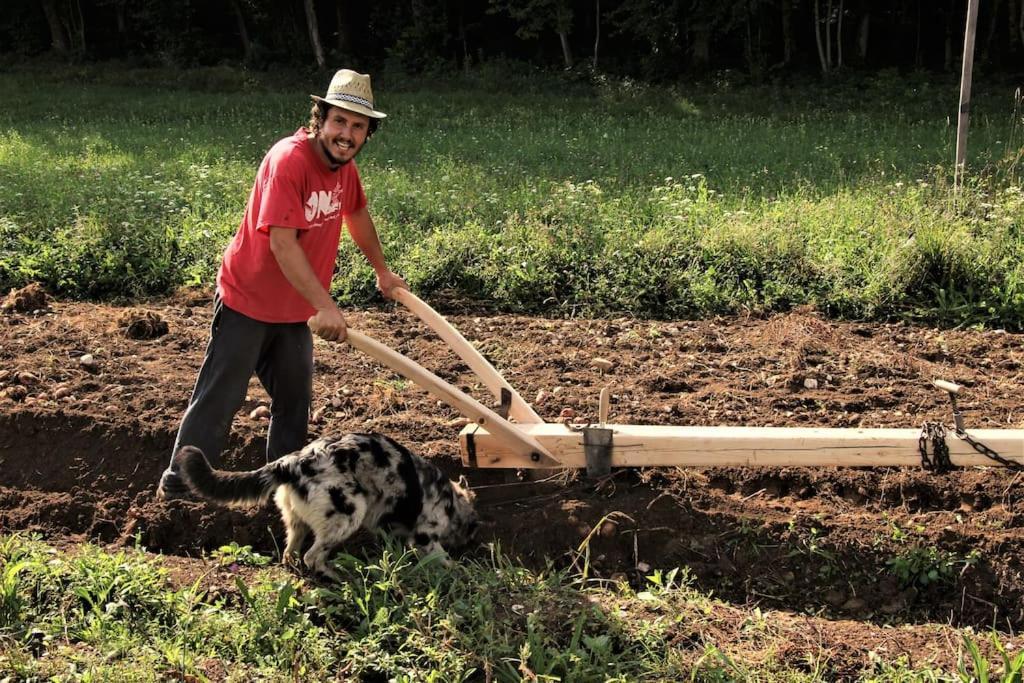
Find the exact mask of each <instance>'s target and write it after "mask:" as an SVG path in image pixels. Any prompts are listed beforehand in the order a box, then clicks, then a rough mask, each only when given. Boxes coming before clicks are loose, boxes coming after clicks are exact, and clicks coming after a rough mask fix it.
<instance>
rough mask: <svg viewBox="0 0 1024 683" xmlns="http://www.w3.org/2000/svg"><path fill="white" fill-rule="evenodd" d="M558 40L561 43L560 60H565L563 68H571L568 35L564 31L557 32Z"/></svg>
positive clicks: (570, 49) (570, 50)
mask: <svg viewBox="0 0 1024 683" xmlns="http://www.w3.org/2000/svg"><path fill="white" fill-rule="evenodd" d="M558 39H559V40H560V41H561V42H562V58H563V59H564V60H565V68H566V69H571V68H572V48H570V47H569V34H568V33H566V32H565V31H559V32H558Z"/></svg>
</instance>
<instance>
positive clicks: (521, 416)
mask: <svg viewBox="0 0 1024 683" xmlns="http://www.w3.org/2000/svg"><path fill="white" fill-rule="evenodd" d="M392 296H393V297H394V298H395V300H396V301H399V302H401V303H402V304H403V305H404V306H405V307H406V308H408V309H409V310H410V311H412V312H413V313H414V314H416V316H417V317H418V318H419V319H420V320H422V321H423V322H424V323H426V324H427V326H428V327H429V328H430V329H432V330H434V332H436V333H437V336H439V337H441V339H443V340H444V341H445V342H446V343H447V344H448V346H450V347H451V348H452V351H454V352H455V353H456V355H458V357H459V358H461V359H462V360H463V362H465V363H466V365H468V366H469V369H470V370H472V371H473V372H474V373H476V376H477V377H479V378H480V379H481V380H483V383H484V384H485V385H487V389H488V390H489V391H490V392H491V393H492V394H493V395H494V398H495V399H496V400H498V401H501V400H502V389H504V390H506V391H507V392H508V393H509V395H510V396H511V399H512V402H511V404H510V405H509V411H508V414H509V416H511V417H512V418H513V419H514V420H516V421H517V422H521V423H524V424H534V423H541V422H544V420H542V419H541V418H540V416H539V415H537V413H536V412H534V410H533V408H531V407H530V404H529V403H527V402H526V401H524V400H523V399H522V397H521V396H520V395H519V394H518V393H516V390H515V389H513V388H512V385H510V384H509V383H508V382H507V381H505V378H504V377H502V376H501V373H499V372H498V371H497V370H496V369H495V368H494V366H493V365H491V364H490V362H488V360H487V359H486V358H484V357H483V356H482V355H481V354H480V352H479V351H477V350H476V348H475V347H474V346H473V345H472V344H470V343H469V342H468V341H466V338H465V337H463V336H462V334H460V333H459V331H458V330H456V329H455V328H454V327H452V326H451V324H449V322H448V321H447V320H445V319H444V318H443V317H442V316H441V315H440V314H439V313H438V312H437V311H435V310H434V309H433V308H431V307H430V306H429V305H427V304H426V303H425V302H423V301H422V300H421V299H420V298H419V297H418V296H416V295H415V294H413V293H412V292H410V291H409V290H408V289H396V290H394V292H393V293H392Z"/></svg>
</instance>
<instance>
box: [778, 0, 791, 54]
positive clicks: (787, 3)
mask: <svg viewBox="0 0 1024 683" xmlns="http://www.w3.org/2000/svg"><path fill="white" fill-rule="evenodd" d="M780 9H781V11H782V64H783V66H789V63H790V62H791V61H793V24H792V22H793V0H782V4H781V7H780Z"/></svg>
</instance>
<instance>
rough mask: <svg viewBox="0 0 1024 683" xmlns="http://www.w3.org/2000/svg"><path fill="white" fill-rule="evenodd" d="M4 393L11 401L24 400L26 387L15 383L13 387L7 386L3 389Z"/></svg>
mask: <svg viewBox="0 0 1024 683" xmlns="http://www.w3.org/2000/svg"><path fill="white" fill-rule="evenodd" d="M4 394H5V395H6V396H7V398H9V399H11V400H12V401H24V400H25V397H26V396H28V389H26V388H25V387H23V386H21V385H20V384H15V385H14V386H13V387H7V389H5V390H4Z"/></svg>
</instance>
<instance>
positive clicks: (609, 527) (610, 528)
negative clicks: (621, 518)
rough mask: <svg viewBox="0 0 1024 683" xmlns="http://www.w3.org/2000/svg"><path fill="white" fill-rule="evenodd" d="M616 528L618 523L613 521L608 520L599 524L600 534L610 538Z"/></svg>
mask: <svg viewBox="0 0 1024 683" xmlns="http://www.w3.org/2000/svg"><path fill="white" fill-rule="evenodd" d="M617 529H618V525H617V524H616V523H615V522H613V521H611V520H608V521H607V522H605V523H604V524H602V525H601V535H602V536H604V537H605V538H610V537H612V536H614V535H615V532H616V530H617Z"/></svg>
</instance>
